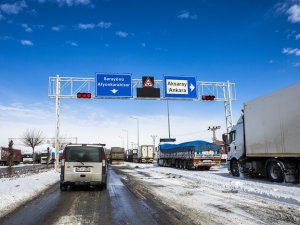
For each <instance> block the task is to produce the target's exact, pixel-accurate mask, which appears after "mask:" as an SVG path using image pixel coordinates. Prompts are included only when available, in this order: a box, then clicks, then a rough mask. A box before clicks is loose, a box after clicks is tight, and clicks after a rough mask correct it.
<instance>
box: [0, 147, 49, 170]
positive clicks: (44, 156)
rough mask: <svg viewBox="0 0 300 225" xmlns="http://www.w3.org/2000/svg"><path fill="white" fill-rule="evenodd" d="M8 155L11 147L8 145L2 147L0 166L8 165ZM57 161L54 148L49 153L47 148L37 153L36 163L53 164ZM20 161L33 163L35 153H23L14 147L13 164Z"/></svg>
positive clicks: (0, 150) (0, 149)
mask: <svg viewBox="0 0 300 225" xmlns="http://www.w3.org/2000/svg"><path fill="white" fill-rule="evenodd" d="M8 156H9V149H8V147H0V166H7V165H8ZM54 161H55V152H54V150H52V151H49V155H48V152H47V150H45V151H42V152H37V153H35V163H41V164H47V162H48V164H52V163H54ZM20 163H23V164H31V163H33V154H32V153H23V154H22V151H21V150H20V149H15V148H13V165H18V164H20Z"/></svg>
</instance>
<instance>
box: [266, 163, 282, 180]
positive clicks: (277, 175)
mask: <svg viewBox="0 0 300 225" xmlns="http://www.w3.org/2000/svg"><path fill="white" fill-rule="evenodd" d="M267 174H268V178H269V179H270V180H271V181H273V182H280V183H281V182H283V180H284V174H283V172H282V170H281V168H280V166H279V165H278V164H277V162H271V163H269V165H268V171H267Z"/></svg>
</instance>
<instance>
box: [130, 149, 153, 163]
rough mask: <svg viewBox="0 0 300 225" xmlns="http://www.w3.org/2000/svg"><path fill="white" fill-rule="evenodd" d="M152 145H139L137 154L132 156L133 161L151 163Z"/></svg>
mask: <svg viewBox="0 0 300 225" xmlns="http://www.w3.org/2000/svg"><path fill="white" fill-rule="evenodd" d="M153 158H154V145H141V146H140V147H139V148H138V151H137V155H134V156H133V162H138V163H153Z"/></svg>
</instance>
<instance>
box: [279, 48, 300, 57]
mask: <svg viewBox="0 0 300 225" xmlns="http://www.w3.org/2000/svg"><path fill="white" fill-rule="evenodd" d="M282 53H284V54H287V55H295V56H300V49H298V48H283V49H282Z"/></svg>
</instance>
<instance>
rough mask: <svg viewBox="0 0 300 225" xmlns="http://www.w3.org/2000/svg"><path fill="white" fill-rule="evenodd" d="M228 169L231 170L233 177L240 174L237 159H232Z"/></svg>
mask: <svg viewBox="0 0 300 225" xmlns="http://www.w3.org/2000/svg"><path fill="white" fill-rule="evenodd" d="M230 171H231V174H232V176H234V177H239V176H240V171H239V163H238V161H237V160H233V161H232V162H231V163H230Z"/></svg>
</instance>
